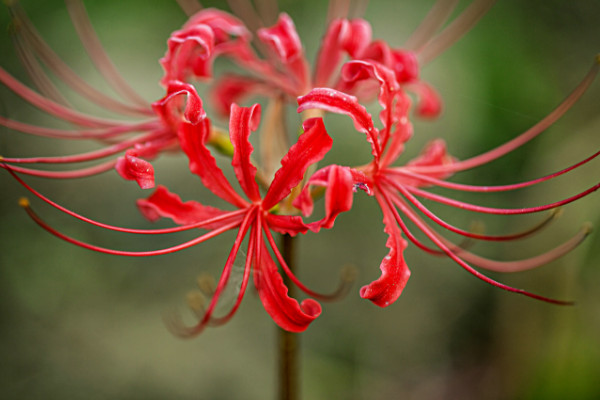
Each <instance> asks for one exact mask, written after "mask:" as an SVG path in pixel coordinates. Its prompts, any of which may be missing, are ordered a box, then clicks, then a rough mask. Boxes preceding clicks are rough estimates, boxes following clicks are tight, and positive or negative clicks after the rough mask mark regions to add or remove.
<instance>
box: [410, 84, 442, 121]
mask: <svg viewBox="0 0 600 400" xmlns="http://www.w3.org/2000/svg"><path fill="white" fill-rule="evenodd" d="M410 89H411V90H413V91H414V92H415V93H416V94H417V96H418V101H417V109H416V110H415V112H416V113H417V115H418V116H419V117H422V118H436V117H439V116H440V114H441V113H442V105H443V103H442V99H441V97H440V95H439V93H438V92H437V91H436V90H435V89H434V88H433V87H431V86H430V85H428V84H427V83H425V82H416V83H414V84H411V85H410Z"/></svg>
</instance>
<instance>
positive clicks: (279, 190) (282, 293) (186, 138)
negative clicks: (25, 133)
mask: <svg viewBox="0 0 600 400" xmlns="http://www.w3.org/2000/svg"><path fill="white" fill-rule="evenodd" d="M173 86H174V85H173V83H172V84H171V87H173ZM178 89H179V90H178V91H173V92H172V93H170V94H168V95H167V96H166V97H165V98H164V99H163V100H161V101H160V102H157V103H156V104H155V108H156V109H157V112H158V113H159V114H161V113H167V114H168V113H169V112H170V109H171V108H172V106H173V103H179V100H180V99H181V98H182V96H187V101H186V106H185V112H184V115H186V116H187V118H188V119H187V120H184V121H183V122H182V123H181V124H180V125H179V129H178V139H179V141H180V143H181V147H182V149H183V151H184V152H185V154H186V155H187V156H188V159H189V163H190V170H191V171H192V172H193V173H195V174H196V175H198V176H199V177H200V179H201V181H202V183H203V184H204V185H205V186H206V187H207V188H208V189H210V190H211V191H212V192H213V193H214V194H215V195H217V196H218V197H220V198H222V199H223V200H225V201H227V202H228V203H230V204H231V205H232V206H233V207H235V208H236V209H235V210H234V211H225V210H221V209H217V208H214V207H210V206H205V205H203V204H201V203H198V202H194V201H187V202H183V201H182V200H181V199H180V198H179V196H177V195H175V194H173V193H171V192H169V191H168V190H167V189H166V188H165V187H163V186H159V187H158V188H157V190H156V191H155V192H154V193H153V194H152V195H151V196H150V197H149V198H147V199H145V200H139V201H138V206H139V208H140V210H141V211H142V213H143V214H144V215H145V216H146V217H147V218H148V219H150V220H156V219H158V218H160V217H167V218H171V219H172V220H173V221H174V222H176V223H177V224H180V225H181V226H180V227H178V228H170V229H158V230H138V229H126V228H119V227H115V226H110V225H106V224H101V223H98V222H95V221H92V220H89V219H87V218H85V217H82V216H80V215H78V214H75V213H74V212H72V211H69V210H67V209H65V208H64V207H62V206H59V205H58V204H56V203H54V202H52V201H51V200H49V199H47V198H46V197H44V196H43V195H41V194H40V193H38V192H37V191H35V190H34V189H32V188H31V187H29V186H28V185H27V184H26V183H25V182H23V181H22V180H21V179H20V178H19V177H18V176H17V175H16V174H14V172H12V170H11V169H12V167H9V168H8V169H9V171H10V172H11V173H12V174H13V175H14V176H15V177H16V178H17V180H19V182H21V184H23V185H24V186H25V187H26V188H27V189H28V190H30V191H31V192H32V193H34V194H35V195H36V196H38V197H39V198H41V199H42V200H44V201H46V202H47V203H49V204H51V205H52V206H54V207H57V208H58V209H60V210H61V211H63V212H66V213H67V214H69V215H71V216H74V217H76V218H79V219H81V220H84V221H86V222H89V223H92V224H94V225H97V226H100V227H104V228H107V229H110V230H115V231H121V232H129V233H138V234H151V233H153V234H159V233H160V234H162V233H172V232H179V231H182V230H188V229H194V228H203V229H207V230H209V232H208V233H206V234H204V235H202V236H200V237H198V238H196V239H193V240H191V241H189V242H186V243H182V244H180V245H177V246H174V247H170V248H166V249H160V250H153V251H144V252H132V251H122V250H113V249H106V248H102V247H98V246H94V245H91V244H88V243H84V242H81V241H79V240H77V239H74V238H71V237H68V236H66V235H64V234H62V233H60V232H58V231H57V230H55V229H54V228H52V227H50V226H49V225H47V224H46V223H45V222H44V221H43V220H42V219H41V218H40V217H39V216H37V215H36V214H35V213H34V212H33V211H32V210H31V208H30V207H29V204H28V202H27V201H24V202H23V203H22V205H23V206H24V207H25V208H26V209H27V211H28V213H29V214H30V215H31V216H32V218H33V219H34V220H35V221H36V222H37V223H38V224H39V225H40V226H42V227H43V228H44V229H46V230H47V231H49V232H50V233H52V234H54V235H56V236H58V237H60V238H62V239H64V240H66V241H68V242H70V243H73V244H76V245H78V246H81V247H84V248H87V249H91V250H95V251H99V252H103V253H107V254H114V255H122V256H137V257H139V256H154V255H161V254H167V253H171V252H175V251H179V250H182V249H185V248H188V247H191V246H194V245H196V244H198V243H202V242H204V241H206V240H208V239H210V238H212V237H215V236H217V235H219V234H221V233H223V232H225V231H227V230H231V229H238V234H237V236H236V239H235V242H234V245H233V248H232V250H231V253H230V254H229V257H228V258H227V261H226V263H225V267H224V269H223V273H222V275H221V278H220V280H219V282H218V285H217V287H216V289H215V290H214V293H212V299H211V302H210V304H209V305H208V307H207V308H206V309H205V310H204V313H203V315H202V317H201V320H200V321H199V323H198V324H197V325H196V326H194V327H191V328H186V329H183V330H182V331H180V332H179V333H181V334H182V335H183V336H191V335H195V334H198V333H200V332H201V331H202V330H203V329H204V328H205V327H206V326H207V325H221V324H223V323H225V322H227V321H228V320H229V319H230V318H231V317H232V316H233V315H234V314H235V312H236V310H237V309H238V307H239V305H240V304H241V301H242V298H243V296H244V293H245V290H246V288H247V286H248V283H249V280H250V275H251V273H252V275H253V279H254V284H255V287H256V289H257V291H258V294H259V296H260V299H261V301H262V302H263V305H264V307H265V309H266V310H267V312H268V313H269V314H270V315H271V317H272V318H273V320H274V321H275V322H276V323H277V324H278V325H279V326H281V327H282V328H283V329H286V330H288V331H293V332H300V331H303V330H305V329H306V328H307V327H308V325H309V324H310V323H311V322H312V321H313V320H314V319H315V318H316V317H317V316H318V315H319V314H320V312H321V307H320V305H319V303H317V302H316V301H315V300H312V299H307V300H304V301H303V302H302V303H300V304H298V302H297V301H296V300H294V299H292V298H290V297H289V296H287V291H288V289H287V287H286V286H285V285H284V284H283V281H282V278H281V276H280V275H279V272H278V268H277V264H276V262H275V260H274V259H273V256H272V255H271V253H270V250H269V248H270V249H271V251H272V252H273V254H274V255H275V258H276V260H277V262H278V263H279V264H280V265H281V267H282V269H283V270H284V271H285V273H286V274H287V275H288V276H289V277H290V279H291V280H292V282H294V283H295V284H296V285H297V286H298V287H300V288H301V289H302V290H303V291H305V292H306V293H307V294H308V295H310V296H312V297H316V298H320V299H329V298H332V297H336V294H333V295H322V294H319V293H316V292H314V291H312V290H310V289H308V288H307V287H306V286H304V285H303V284H302V283H301V282H300V281H299V280H298V279H297V278H296V277H295V276H294V274H293V273H292V272H291V271H290V269H289V267H288V266H287V264H286V263H285V261H284V259H283V257H282V255H281V253H280V252H279V250H278V249H277V246H276V244H275V240H274V238H273V235H272V231H274V232H277V233H282V234H289V235H297V234H298V233H306V232H307V230H308V229H313V230H315V231H317V230H318V229H319V228H320V227H322V226H326V227H327V226H331V224H332V221H333V220H334V219H335V217H336V216H337V214H338V213H340V212H344V211H348V210H349V209H350V207H351V205H352V202H351V196H349V194H348V193H346V192H345V191H344V190H341V191H338V192H336V193H335V194H334V195H332V196H330V198H329V200H328V204H327V208H326V216H325V218H324V219H323V220H321V221H317V222H316V223H312V224H310V225H307V224H305V223H304V222H303V221H302V218H301V217H299V216H291V215H277V214H275V213H274V212H273V209H274V208H276V206H277V205H278V203H280V202H281V201H282V200H283V199H284V198H285V197H286V196H288V195H289V194H290V192H291V191H292V189H293V188H294V187H296V186H297V185H298V184H299V183H300V181H301V180H302V179H303V176H304V174H305V172H306V169H307V168H308V166H309V165H311V164H313V163H315V162H318V161H319V160H321V159H322V158H323V156H324V155H325V153H327V151H328V150H329V149H330V148H331V145H332V140H331V138H330V137H329V136H328V135H327V132H326V131H325V128H324V125H323V122H322V120H321V119H319V118H313V119H309V120H306V121H305V122H304V124H303V128H304V133H303V134H302V135H300V137H299V139H298V142H297V143H296V144H294V145H293V146H292V147H291V148H290V149H289V151H288V153H287V154H286V155H285V156H284V157H283V159H282V160H281V168H280V169H279V170H278V171H277V173H276V174H275V177H274V179H273V181H272V182H271V184H270V186H269V187H268V188H267V190H266V193H265V195H264V196H262V197H261V195H260V191H259V186H258V184H257V180H256V173H257V168H256V167H255V166H253V165H252V163H251V161H250V157H251V154H252V151H253V147H252V145H251V144H250V141H249V137H250V134H251V132H252V131H255V130H256V129H257V127H258V124H259V121H260V113H261V109H260V106H259V105H258V104H256V105H254V106H252V107H249V108H242V107H238V106H236V105H232V110H231V117H230V125H229V127H230V138H231V142H232V144H233V159H232V166H233V169H234V172H235V175H236V178H237V180H238V182H239V184H240V187H241V189H242V191H243V192H244V194H245V195H246V198H244V197H242V196H240V195H239V194H238V193H237V192H236V191H235V190H234V189H233V187H232V186H231V185H230V184H229V182H228V181H227V179H226V178H225V175H224V174H223V172H222V170H221V169H220V168H219V167H218V166H217V163H216V160H215V159H214V157H213V156H212V155H211V153H210V151H209V150H208V149H207V147H206V145H207V141H208V138H209V136H210V134H211V128H210V120H209V119H208V118H207V117H206V113H204V110H203V108H202V102H201V100H200V98H199V97H198V95H197V94H196V91H195V90H194V89H193V87H192V86H190V85H186V84H183V83H181V84H180V85H179V87H178ZM346 183H347V184H346V185H343V187H344V188H349V189H347V190H351V185H350V181H348V182H346ZM348 199H350V201H348ZM246 237H247V238H248V248H247V252H246V254H247V255H246V262H245V265H244V274H243V280H242V283H241V286H240V288H239V292H238V297H237V300H236V302H235V304H234V305H233V306H232V308H231V310H230V311H229V312H228V313H227V314H226V315H224V316H221V317H215V316H214V310H215V307H216V306H217V304H218V301H219V296H220V295H221V294H222V292H223V290H224V289H225V287H226V286H227V285H228V282H229V281H230V276H231V271H232V268H233V263H234V261H235V259H236V256H237V254H238V252H239V250H240V248H241V246H242V242H243V240H244V239H245V238H246ZM338 293H339V292H338Z"/></svg>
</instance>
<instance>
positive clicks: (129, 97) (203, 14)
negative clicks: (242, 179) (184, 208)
mask: <svg viewBox="0 0 600 400" xmlns="http://www.w3.org/2000/svg"><path fill="white" fill-rule="evenodd" d="M449 3H451V2H449ZM452 7H453V6H452V5H451V4H448V5H441V6H440V7H438V8H440V9H439V10H438V12H435V13H433V12H432V14H431V15H429V16H428V17H427V18H426V19H425V20H424V21H423V23H422V25H421V26H420V27H419V28H418V29H417V30H416V31H415V33H414V35H413V36H412V37H411V38H410V39H409V40H408V41H407V44H406V49H402V50H400V49H392V48H390V47H389V46H388V45H387V44H386V43H385V42H383V41H381V40H371V28H370V25H369V24H368V22H366V21H364V20H362V19H354V20H348V19H346V14H347V10H343V7H342V8H339V4H336V3H335V2H334V3H332V7H331V8H330V15H329V25H328V28H327V31H326V32H325V35H324V38H323V42H322V45H321V48H320V50H319V53H318V56H317V61H316V64H315V66H314V71H313V73H312V75H313V76H312V77H311V73H310V68H309V65H308V62H307V60H306V57H305V54H304V49H303V47H302V44H301V42H300V39H299V37H298V34H297V32H296V29H295V27H294V24H293V22H292V20H291V18H290V17H289V16H288V15H287V14H281V15H280V17H279V20H278V21H277V23H276V24H275V25H274V26H272V27H268V28H260V29H257V30H256V37H257V38H258V42H259V44H258V46H257V47H258V48H259V49H260V50H261V52H262V53H263V54H262V55H263V57H261V56H259V55H257V54H256V52H255V51H254V50H253V47H252V46H251V40H252V34H251V31H250V29H248V28H247V27H246V25H245V23H244V22H243V21H241V20H240V19H238V18H236V17H234V16H232V15H230V14H228V13H226V12H223V11H219V10H215V9H204V10H201V11H200V12H198V13H196V14H194V15H192V16H191V17H190V19H189V21H188V22H187V23H186V24H185V25H184V26H183V27H182V29H180V30H178V31H176V32H174V33H173V34H172V35H171V37H170V38H169V40H168V42H167V45H168V46H167V52H166V54H165V56H164V57H163V58H162V59H161V60H160V63H161V65H162V66H163V68H164V71H165V74H164V76H163V78H162V80H161V84H162V85H163V86H164V87H165V88H166V89H167V90H170V89H169V86H170V85H171V83H172V82H185V83H188V82H189V80H191V79H201V80H209V79H212V78H213V71H212V65H213V63H214V61H215V59H216V58H217V57H228V58H230V59H232V60H234V61H235V62H237V63H238V64H239V65H240V66H241V67H242V68H243V70H244V71H245V72H246V74H247V75H235V74H222V75H221V77H220V78H219V79H218V80H217V82H216V83H215V85H214V87H213V91H212V93H213V101H212V103H213V106H214V108H215V109H216V110H217V111H219V112H221V113H222V114H224V115H227V113H228V112H229V109H230V105H231V104H232V103H234V102H235V103H239V101H241V100H243V99H245V98H247V97H250V96H254V95H263V96H268V97H271V98H280V97H281V96H282V95H283V96H284V98H287V99H288V100H293V99H294V98H295V97H296V96H298V95H301V94H305V93H306V92H307V91H308V90H309V89H310V88H312V87H316V86H324V85H325V86H327V85H329V86H331V87H333V88H336V89H339V90H343V91H346V92H347V91H350V90H352V91H353V92H354V93H355V94H356V95H360V96H370V95H372V94H373V93H374V91H373V90H375V91H376V87H374V86H373V85H368V84H367V85H358V86H356V87H352V88H350V87H347V86H345V85H346V84H347V81H346V80H344V79H339V74H338V73H337V71H338V70H339V65H340V63H341V62H342V60H343V58H344V56H345V55H347V56H348V57H350V58H351V59H357V60H369V61H372V62H377V63H381V64H383V65H386V66H388V67H389V68H391V69H392V70H393V71H394V73H395V74H396V78H397V79H398V82H400V83H402V85H403V87H404V88H405V89H407V90H410V91H412V92H414V93H415V94H416V95H417V97H419V99H420V102H419V106H418V107H417V114H418V115H421V116H426V117H432V116H436V115H438V114H439V113H440V110H441V101H440V100H439V98H438V96H437V94H436V93H435V91H434V90H433V89H432V88H431V87H429V86H428V85H427V84H425V83H424V82H422V81H421V80H420V79H419V77H418V75H419V65H420V64H423V62H428V61H429V60H431V59H432V58H434V57H435V56H436V55H437V54H439V53H441V52H442V51H443V50H445V49H446V48H447V47H449V46H450V45H451V44H452V43H453V42H454V41H456V40H457V39H458V38H460V37H461V36H462V34H463V33H465V32H466V31H468V29H469V28H470V27H471V26H472V25H473V24H474V23H475V22H476V21H477V20H478V19H479V18H480V17H481V16H482V15H483V14H484V13H485V11H486V10H487V8H488V7H489V5H488V4H483V5H482V4H481V3H480V2H475V4H473V5H471V6H469V7H467V9H466V10H465V11H464V12H463V13H462V14H460V16H459V17H457V18H456V19H455V20H454V21H453V23H452V24H450V25H449V26H448V27H447V28H445V29H444V30H442V31H441V32H439V33H438V34H437V35H434V34H435V31H436V30H437V29H438V28H439V27H441V26H442V25H443V24H444V22H445V20H446V19H447V17H448V16H449V15H450V12H451V11H452V10H451V8H452ZM67 8H68V10H69V12H70V14H71V19H72V22H73V24H74V26H75V28H76V30H77V31H78V33H79V36H80V39H81V41H82V43H83V45H84V47H85V49H86V51H87V52H88V54H89V56H90V58H91V59H92V61H93V63H94V64H95V66H96V68H97V69H98V70H99V71H100V72H101V74H102V75H103V77H104V78H105V80H106V81H107V83H108V84H109V85H110V86H111V87H113V88H114V90H115V91H116V92H117V93H118V94H119V95H120V96H121V97H122V98H123V99H124V100H118V99H115V98H113V97H111V96H107V95H105V94H104V93H102V92H100V91H99V90H97V89H96V88H94V87H93V86H91V85H89V84H88V83H87V82H85V81H84V80H83V79H82V78H81V77H79V76H78V75H77V74H76V73H75V72H74V71H73V70H72V69H71V68H70V67H69V66H68V65H66V64H65V63H64V62H63V61H62V60H61V59H60V57H59V56H58V55H57V54H56V53H54V51H53V50H52V49H51V48H50V47H49V46H48V45H47V44H46V43H45V42H44V41H43V39H41V36H40V35H39V33H38V32H37V31H36V30H35V28H34V26H33V25H32V24H31V22H30V21H29V20H28V18H27V16H26V15H25V13H24V12H23V11H22V10H21V8H20V6H19V5H11V6H10V9H11V11H12V13H13V15H14V20H15V25H16V26H18V29H17V35H16V43H17V48H18V50H19V54H20V55H21V58H22V61H23V64H24V66H25V68H26V70H27V72H28V73H29V75H30V76H31V78H32V80H33V81H34V82H35V83H36V85H37V86H38V88H39V93H38V92H36V91H34V90H32V89H30V88H28V87H27V86H25V85H24V84H22V83H21V82H19V81H18V80H17V79H15V78H14V77H13V76H11V75H10V74H9V73H8V72H7V71H5V70H4V69H2V68H0V82H2V83H3V84H4V85H5V86H7V87H8V88H9V89H11V90H12V91H13V92H15V93H16V94H17V95H18V96H20V97H22V98H23V99H24V100H26V101H27V102H28V103H30V104H31V105H33V106H34V107H35V108H38V109H39V110H41V111H43V112H46V113H48V114H50V115H53V116H55V117H57V118H58V119H60V120H63V121H65V122H68V123H71V124H73V125H75V126H76V128H75V129H53V128H46V127H42V126H36V125H31V124H27V123H24V122H20V121H15V120H12V119H10V118H6V117H1V116H0V125H2V126H5V127H7V128H9V129H12V130H15V131H19V132H22V133H27V134H31V135H37V136H44V137H51V138H60V139H68V140H95V141H96V142H98V143H100V144H101V145H102V147H100V148H99V149H98V150H95V151H90V152H87V153H82V154H74V155H69V156H58V157H29V158H25V157H4V158H3V161H4V162H5V163H8V164H10V165H12V167H11V168H12V169H13V170H14V171H18V172H21V173H26V174H30V175H35V176H40V177H47V178H61V179H63V178H76V177H84V176H89V175H93V174H98V173H101V172H104V171H108V170H110V169H112V168H113V167H116V170H117V172H118V173H119V174H120V175H121V176H122V177H123V178H125V179H128V180H135V181H136V182H137V183H138V184H139V185H140V187H142V188H144V189H146V188H151V187H153V186H154V169H153V167H152V165H151V164H150V163H149V162H148V160H151V159H153V158H154V157H156V156H157V155H158V154H159V153H161V152H163V151H168V150H178V142H177V129H178V124H179V118H178V116H176V117H175V118H173V117H172V116H169V115H161V116H160V117H159V116H157V115H156V114H155V112H153V109H152V107H151V106H150V104H149V103H148V102H147V101H145V100H144V99H142V98H141V97H140V96H139V95H138V94H137V93H136V92H135V91H134V90H133V89H132V88H131V87H130V86H129V85H128V84H127V82H126V81H125V79H124V78H123V77H122V76H121V75H120V74H119V72H118V71H117V69H116V67H115V66H114V64H113V63H112V62H111V60H110V59H109V57H108V56H107V54H106V53H105V51H104V49H103V48H102V46H101V44H100V41H99V40H98V38H97V36H96V35H95V33H94V30H93V27H92V25H91V23H90V21H89V19H88V17H87V14H86V12H85V9H84V8H83V5H82V4H81V3H80V2H68V3H67ZM436 9H437V8H436ZM246 17H247V20H248V21H256V20H260V18H256V17H255V16H254V17H253V16H248V15H246ZM252 26H253V27H257V24H256V23H254V24H252ZM38 60H39V61H41V62H42V64H44V65H45V66H46V67H47V69H48V70H49V71H51V72H52V73H53V74H54V75H55V76H56V77H57V78H59V80H60V81H62V82H63V83H64V84H66V85H67V86H68V87H70V88H71V89H72V90H73V91H74V92H75V93H77V94H79V95H80V96H82V97H83V98H85V99H87V100H89V101H91V102H92V103H95V104H97V105H98V106H100V107H101V108H103V109H105V110H108V111H112V112H115V113H116V114H118V115H119V116H120V117H130V116H133V117H135V118H136V120H135V121H134V122H129V121H123V120H113V119H108V118H99V117H96V116H93V115H89V114H85V113H82V112H79V111H77V109H76V107H74V106H73V105H72V104H70V103H69V102H68V101H67V100H66V99H65V97H64V96H63V95H62V94H61V92H60V91H59V90H58V89H57V88H56V87H55V85H54V84H53V83H52V80H51V79H50V77H49V76H48V74H47V73H46V72H45V71H44V68H42V66H41V65H40V63H39V61H38ZM361 98H362V97H361ZM173 112H174V111H173ZM211 140H214V141H215V143H214V144H215V145H216V146H217V147H218V146H219V145H222V144H223V143H221V142H222V138H220V137H217V136H214V135H213V136H211ZM211 144H213V143H211ZM225 148H226V150H227V151H228V150H229V146H228V145H225ZM82 162H92V163H94V164H93V165H92V166H86V167H80V166H79V165H78V163H82ZM24 164H28V165H31V164H62V165H68V166H69V169H68V170H60V171H59V170H44V169H38V168H28V167H24V166H22V165H24Z"/></svg>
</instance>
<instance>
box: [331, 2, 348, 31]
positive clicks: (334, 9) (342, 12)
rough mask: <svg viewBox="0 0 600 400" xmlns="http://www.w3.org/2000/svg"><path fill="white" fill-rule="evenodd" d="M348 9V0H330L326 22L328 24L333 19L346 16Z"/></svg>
mask: <svg viewBox="0 0 600 400" xmlns="http://www.w3.org/2000/svg"><path fill="white" fill-rule="evenodd" d="M349 9H350V0H330V1H329V8H328V9H327V21H326V24H327V25H329V24H330V23H331V22H332V21H333V20H334V19H338V18H346V17H347V16H348V11H349Z"/></svg>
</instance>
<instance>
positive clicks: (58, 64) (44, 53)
mask: <svg viewBox="0 0 600 400" xmlns="http://www.w3.org/2000/svg"><path fill="white" fill-rule="evenodd" d="M10 11H11V13H12V14H13V21H14V23H15V24H16V25H17V26H18V28H19V29H18V32H17V33H18V34H21V33H23V41H25V42H27V43H23V44H22V43H20V42H21V40H19V42H17V45H18V46H20V47H26V46H27V45H29V46H31V47H32V48H33V49H34V51H35V52H36V53H37V55H38V57H39V58H40V59H41V60H42V61H43V62H44V64H45V65H46V66H47V67H48V68H49V69H50V70H51V71H52V72H53V73H54V74H55V75H56V76H57V77H58V78H60V79H61V80H62V81H63V82H64V83H65V84H67V85H68V86H69V87H70V88H71V89H73V90H74V91H75V92H76V93H79V94H80V95H81V96H83V97H85V98H87V99H89V100H90V101H92V102H93V103H95V104H97V105H99V106H101V107H103V108H105V109H108V110H111V111H115V112H118V113H120V114H131V115H153V111H152V110H151V109H150V107H149V105H147V104H146V105H145V106H144V107H140V106H135V105H131V104H126V103H123V102H121V101H118V100H116V99H114V98H112V97H110V96H108V95H106V94H104V93H102V92H101V91H99V90H98V89H96V88H94V87H93V86H91V85H90V84H88V83H87V82H86V81H85V80H83V79H82V78H81V77H80V76H79V75H77V74H76V73H75V72H74V71H73V70H72V69H71V68H70V67H69V66H68V65H67V64H66V63H65V62H64V61H63V60H62V59H61V58H60V57H59V56H58V55H57V54H56V52H54V50H52V48H51V47H50V46H49V45H48V44H47V43H46V41H44V39H43V38H42V36H41V35H40V34H39V32H38V31H37V30H36V29H35V26H34V25H33V23H32V22H31V21H30V20H29V18H28V17H27V15H26V14H25V12H23V11H22V9H21V8H20V7H19V6H18V5H16V6H12V7H11V8H10Z"/></svg>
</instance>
